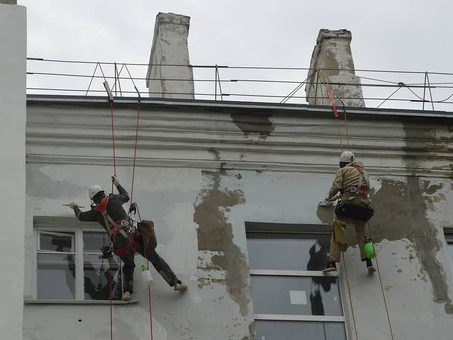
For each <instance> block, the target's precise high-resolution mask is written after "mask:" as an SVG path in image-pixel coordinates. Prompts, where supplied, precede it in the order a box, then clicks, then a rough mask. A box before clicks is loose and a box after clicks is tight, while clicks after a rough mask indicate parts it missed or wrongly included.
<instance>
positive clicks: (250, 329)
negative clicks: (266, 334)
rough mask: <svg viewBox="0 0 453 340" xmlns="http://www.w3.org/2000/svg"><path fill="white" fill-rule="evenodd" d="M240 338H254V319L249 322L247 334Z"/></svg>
mask: <svg viewBox="0 0 453 340" xmlns="http://www.w3.org/2000/svg"><path fill="white" fill-rule="evenodd" d="M241 340H255V321H253V322H251V323H250V324H249V335H247V336H244V337H242V339H241Z"/></svg>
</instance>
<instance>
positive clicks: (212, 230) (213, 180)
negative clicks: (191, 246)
mask: <svg viewBox="0 0 453 340" xmlns="http://www.w3.org/2000/svg"><path fill="white" fill-rule="evenodd" d="M202 175H203V177H204V179H205V181H206V183H208V187H207V188H205V189H202V190H201V191H200V193H199V195H198V197H197V200H196V203H195V212H194V216H193V220H194V222H195V223H197V224H198V226H199V227H198V229H197V235H198V250H199V251H201V252H218V253H217V254H215V255H213V256H212V257H211V263H212V265H213V266H216V267H220V268H221V269H222V270H223V271H225V279H224V280H222V279H210V278H203V279H200V280H199V288H203V287H204V286H206V285H211V283H216V284H222V285H225V286H226V289H227V292H228V294H229V295H230V297H231V298H232V299H233V300H234V301H235V302H236V303H237V304H238V305H239V309H240V312H241V315H243V316H245V315H247V314H248V303H249V300H250V297H249V296H248V294H247V293H248V283H247V273H248V270H247V268H248V267H247V262H246V259H245V255H244V254H243V253H242V251H241V250H240V249H239V247H238V246H237V245H236V244H234V243H233V228H232V225H231V223H228V220H227V217H226V216H225V209H227V208H229V207H233V206H235V205H237V204H243V203H245V198H244V193H243V192H242V191H241V190H233V191H231V190H228V189H227V188H225V189H221V188H220V181H221V171H220V170H219V171H216V172H211V171H202Z"/></svg>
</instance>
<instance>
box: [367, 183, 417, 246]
mask: <svg viewBox="0 0 453 340" xmlns="http://www.w3.org/2000/svg"><path fill="white" fill-rule="evenodd" d="M379 181H380V183H381V188H380V190H379V191H378V192H375V191H374V189H373V188H372V189H371V190H370V198H371V201H372V204H371V205H372V207H373V208H374V210H375V212H374V216H373V217H372V218H371V220H370V226H371V234H372V236H373V240H374V241H375V242H377V243H379V242H381V241H382V240H384V239H386V240H389V241H396V240H401V239H403V238H406V237H407V238H409V235H410V234H411V229H412V225H411V217H410V202H409V197H408V195H407V184H406V183H405V182H403V181H401V180H397V179H387V178H384V179H380V180H379Z"/></svg>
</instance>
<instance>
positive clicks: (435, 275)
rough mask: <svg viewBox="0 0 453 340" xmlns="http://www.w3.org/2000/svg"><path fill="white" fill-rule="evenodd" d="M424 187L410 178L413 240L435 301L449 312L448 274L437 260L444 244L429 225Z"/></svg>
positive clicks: (423, 278)
mask: <svg viewBox="0 0 453 340" xmlns="http://www.w3.org/2000/svg"><path fill="white" fill-rule="evenodd" d="M423 186H424V185H420V182H419V179H418V178H417V177H409V178H408V188H409V196H410V201H411V203H412V204H411V216H412V230H413V231H412V238H413V240H414V241H415V247H416V250H417V256H418V257H419V259H420V262H421V264H422V266H423V268H424V270H426V272H427V273H428V276H429V278H430V280H431V284H432V287H433V293H434V301H435V302H438V303H445V304H446V305H445V310H446V311H447V309H449V308H450V307H451V300H450V298H449V297H448V285H447V282H446V274H445V270H444V268H443V266H442V264H441V263H440V262H439V261H438V260H437V258H436V255H437V252H438V251H439V250H440V249H441V247H442V244H441V242H440V241H439V239H438V238H437V228H436V227H435V226H433V225H432V224H431V223H429V221H428V219H427V217H426V211H425V207H426V204H427V203H428V202H429V198H427V197H424V196H423V191H422V187H423ZM428 188H429V186H428ZM423 274H424V272H423ZM422 280H423V281H425V280H426V278H425V276H423V277H422ZM425 282H426V281H425Z"/></svg>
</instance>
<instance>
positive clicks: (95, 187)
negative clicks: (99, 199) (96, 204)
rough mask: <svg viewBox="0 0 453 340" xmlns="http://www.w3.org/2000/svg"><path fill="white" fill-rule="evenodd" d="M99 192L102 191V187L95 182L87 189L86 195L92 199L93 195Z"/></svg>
mask: <svg viewBox="0 0 453 340" xmlns="http://www.w3.org/2000/svg"><path fill="white" fill-rule="evenodd" d="M100 192H104V189H102V187H101V186H100V185H97V184H95V185H93V186H92V187H91V188H90V190H88V197H90V200H92V199H93V197H94V196H96V195H97V194H98V193H100Z"/></svg>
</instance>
